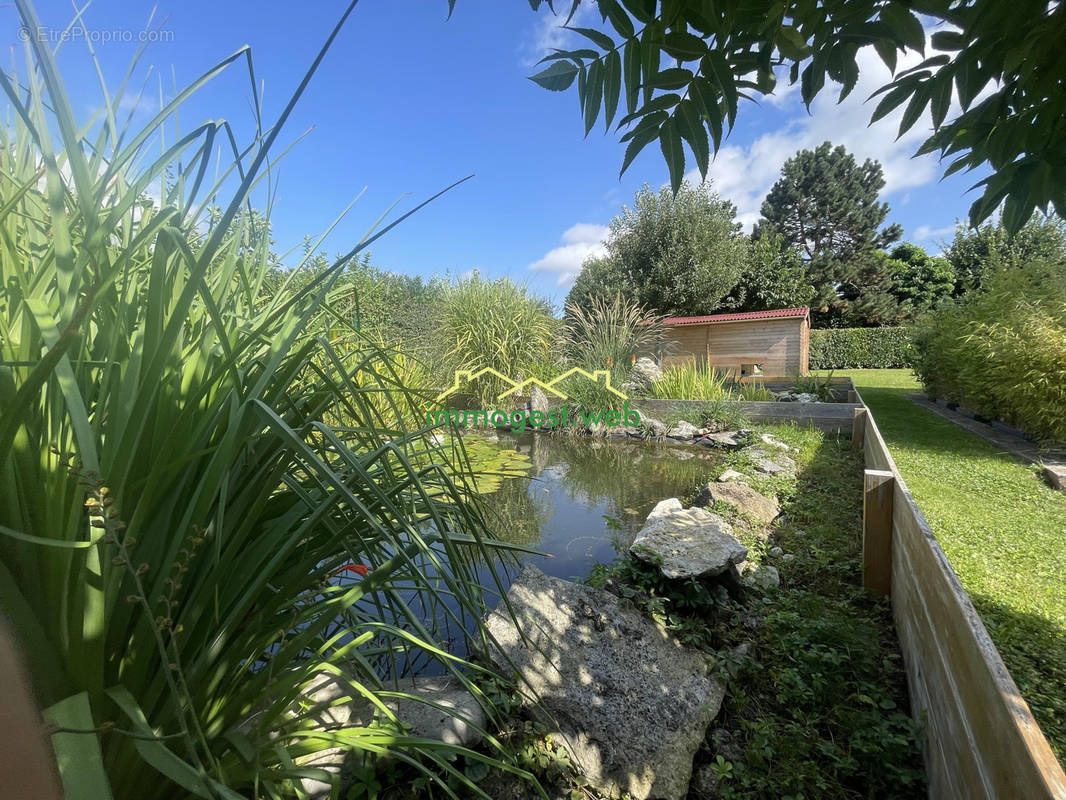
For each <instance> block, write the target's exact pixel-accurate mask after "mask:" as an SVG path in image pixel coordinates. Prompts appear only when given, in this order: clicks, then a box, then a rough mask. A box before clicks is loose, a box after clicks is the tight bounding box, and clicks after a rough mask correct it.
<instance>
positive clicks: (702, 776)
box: [692, 764, 722, 800]
mask: <svg viewBox="0 0 1066 800" xmlns="http://www.w3.org/2000/svg"><path fill="white" fill-rule="evenodd" d="M721 783H722V780H721V778H719V777H718V773H717V772H715V771H714V768H713V767H712V766H711V765H710V764H704V765H703V766H701V767H699V768H698V769H697V770H696V773H695V775H693V777H692V794H693V795H694V796H695V797H696V798H697V800H716V798H718V797H719V796H720V795H719V792H718V787H719V786H720V785H721Z"/></svg>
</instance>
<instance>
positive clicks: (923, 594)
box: [856, 395, 1066, 800]
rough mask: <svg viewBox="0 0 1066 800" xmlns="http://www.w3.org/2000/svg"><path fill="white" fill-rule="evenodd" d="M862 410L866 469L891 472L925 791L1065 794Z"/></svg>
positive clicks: (971, 796)
mask: <svg viewBox="0 0 1066 800" xmlns="http://www.w3.org/2000/svg"><path fill="white" fill-rule="evenodd" d="M859 400H860V402H862V398H861V395H859ZM862 420H863V422H862V423H861V424H862V427H863V431H862V437H863V443H862V447H863V452H864V456H865V463H866V468H867V470H868V471H875V472H876V473H877V474H887V475H890V476H891V477H892V481H891V486H892V502H891V520H892V523H891V530H890V537H891V538H890V541H891V550H890V552H891V555H890V559H891V571H890V574H889V579H890V592H891V598H892V614H893V617H894V619H895V623H896V630H897V633H898V635H899V641H900V648H901V650H902V651H903V658H904V662H905V664H906V670H907V684H908V688H909V690H910V697H911V712H912V714H913V715H914V717H915V718H916V719H924V721H925V725H926V739H925V744H924V753H923V755H924V759H925V766H926V773H927V775H928V778H929V796H930V797H932V798H951V799H952V800H954V799H955V798H959V800H980V799H981V798H987V799H988V800H1020V798H1025V799H1026V800H1030V799H1031V800H1066V774H1064V773H1063V770H1062V767H1061V765H1060V764H1059V762H1058V760H1057V759H1056V758H1055V754H1054V753H1053V752H1052V751H1051V747H1050V745H1049V744H1048V742H1047V739H1046V738H1045V737H1044V734H1043V732H1042V731H1041V730H1040V727H1039V725H1037V723H1036V720H1035V719H1034V718H1033V714H1032V711H1031V710H1030V709H1029V706H1028V704H1027V703H1026V702H1025V700H1024V699H1023V698H1022V696H1021V693H1020V692H1019V690H1018V686H1017V684H1015V683H1014V679H1013V678H1011V676H1010V673H1009V672H1008V671H1007V667H1006V665H1005V664H1004V663H1003V659H1002V658H1001V657H1000V655H999V652H998V651H997V650H996V647H995V645H994V644H993V643H992V639H991V637H989V635H988V631H987V629H986V628H985V626H984V623H983V622H982V621H981V618H980V616H979V615H978V613H977V610H976V609H975V608H974V606H973V603H972V602H971V600H970V597H969V595H967V594H966V591H965V590H964V589H963V588H962V584H961V583H960V581H959V578H958V576H957V575H956V574H955V571H954V570H953V569H952V567H951V564H950V562H949V561H948V559H947V556H946V555H945V554H944V551H943V550H942V549H941V547H940V544H939V542H937V540H936V536H935V535H934V534H933V531H932V529H931V528H930V527H929V523H928V522H927V521H926V519H925V516H924V515H923V514H922V512H921V509H919V508H918V504H917V503H916V502H915V500H914V496H913V495H912V494H911V492H910V490H909V489H908V488H907V485H906V483H905V482H904V480H903V478H902V476H900V474H899V470H898V469H897V468H896V464H895V462H894V461H893V460H892V455H891V453H890V452H889V450H888V447H886V446H885V441H884V439H883V438H882V436H881V432H880V431H879V430H878V428H877V423H876V421H875V420H874V418H873V416H872V415H871V414H870V412H869V409H867V411H866V413H865V414H863V415H862ZM856 424H857V425H858V424H860V423H859V422H858V417H857V418H856Z"/></svg>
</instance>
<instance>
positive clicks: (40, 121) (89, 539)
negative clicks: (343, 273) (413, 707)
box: [0, 3, 502, 800]
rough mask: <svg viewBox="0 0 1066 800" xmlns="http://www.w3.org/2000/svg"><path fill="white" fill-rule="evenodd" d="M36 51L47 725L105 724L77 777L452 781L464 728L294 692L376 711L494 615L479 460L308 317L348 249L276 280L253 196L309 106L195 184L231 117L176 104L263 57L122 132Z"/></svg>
mask: <svg viewBox="0 0 1066 800" xmlns="http://www.w3.org/2000/svg"><path fill="white" fill-rule="evenodd" d="M20 9H21V10H22V13H23V15H24V20H23V21H24V22H25V24H26V26H27V28H28V29H32V30H36V29H38V27H39V25H38V21H37V19H36V16H35V14H33V12H32V8H29V9H28V10H27V6H26V4H25V3H20ZM27 47H28V48H32V54H33V55H32V57H31V59H30V63H29V64H28V68H27V70H26V72H25V74H24V75H23V76H21V79H18V78H14V77H12V78H8V77H7V76H4V77H3V80H2V81H0V84H2V85H3V88H4V90H5V91H6V94H7V98H8V100H9V101H10V103H11V105H12V106H13V107H14V108H15V109H17V112H18V113H12V114H10V115H9V116H8V117H7V118H6V120H5V122H4V123H0V230H2V231H3V232H4V235H3V236H2V237H0V476H2V480H0V608H2V610H3V614H4V616H5V617H7V619H8V621H9V622H10V625H11V628H12V630H13V631H14V633H15V635H16V637H17V639H18V641H19V644H20V646H21V648H22V650H23V651H24V653H25V656H26V659H27V661H28V662H29V664H30V666H31V671H32V673H33V677H34V690H35V695H36V697H37V698H38V699H39V700H40V701H41V702H42V704H43V705H45V706H49V707H50V712H49V714H48V716H49V719H50V721H51V722H52V723H53V724H55V725H56V726H57V727H61V728H71V729H78V730H80V731H81V733H85V734H92V733H93V732H94V731H99V732H100V736H98V737H97V736H95V735H79V736H73V737H71V736H67V735H64V736H60V737H57V740H56V741H57V749H58V751H59V753H58V755H59V763H60V765H61V766H62V772H63V775H62V777H63V778H64V780H65V782H66V783H67V784H68V790H70V787H71V786H75V787H76V789H74V790H70V791H68V796H71V797H73V796H74V795H75V794H76V793H77V794H79V795H80V796H86V794H85V793H86V792H88V793H89V794H92V796H94V797H104V796H114V797H116V798H119V799H120V800H122V799H123V798H137V800H169V799H170V798H179V797H181V798H186V797H192V796H195V797H211V798H237V797H250V796H252V795H253V794H254V795H255V796H256V797H270V798H279V797H293V796H295V795H296V794H297V792H296V791H295V787H294V783H295V782H296V781H298V780H299V779H301V778H303V777H306V776H307V775H308V774H309V773H308V771H307V770H301V769H300V767H299V764H300V763H301V761H302V760H303V759H304V758H305V757H308V756H313V755H314V754H315V753H316V752H320V751H323V750H328V749H331V748H337V747H342V748H347V749H349V750H350V752H351V753H352V756H353V758H355V759H358V758H359V755H360V753H362V754H364V755H365V756H366V757H367V758H372V757H374V754H382V753H385V754H390V755H392V756H394V757H396V758H397V759H403V760H407V761H409V762H412V761H413V762H416V763H425V764H426V765H427V767H426V768H427V769H429V768H431V766H432V768H433V769H435V770H436V771H437V772H438V773H439V774H441V775H444V774H447V775H450V776H451V777H456V769H455V768H454V767H453V766H452V765H451V761H450V760H449V759H453V758H454V756H455V755H456V754H458V753H461V752H463V751H462V750H461V749H460V748H456V747H452V746H449V745H446V744H444V743H441V742H436V743H433V742H428V743H427V741H426V740H424V739H419V738H414V737H410V736H406V735H404V734H403V732H402V731H401V730H397V729H394V730H391V731H382V730H375V729H373V728H368V727H363V726H360V725H355V724H353V725H349V726H343V727H338V728H336V729H333V730H330V731H324V730H323V729H322V726H321V724H319V723H318V722H317V721H316V717H318V718H319V719H320V717H321V714H320V712H321V709H313V708H310V703H309V702H307V701H306V700H304V701H302V702H301V701H299V699H298V698H300V697H301V696H302V695H303V696H305V695H306V691H307V688H308V686H309V684H311V683H312V682H313V681H315V680H316V678H318V677H319V676H320V675H321V674H322V673H324V672H326V673H331V674H333V675H335V676H337V677H338V678H339V682H338V686H346V687H348V688H347V690H346V691H345V692H344V693H345V694H346V695H347V696H348V699H349V700H351V699H355V698H358V699H359V700H362V699H363V697H364V696H365V697H366V698H368V699H372V700H373V701H374V702H375V703H376V704H377V705H378V706H379V707H383V706H382V703H383V702H385V699H383V698H386V695H384V694H383V692H386V691H388V689H390V688H396V681H397V680H398V678H399V676H401V675H406V674H409V672H410V671H411V670H412V669H415V668H419V667H421V666H424V665H426V664H427V663H428V662H431V661H432V662H436V665H437V666H438V668H441V669H446V670H449V671H452V672H454V673H456V674H457V675H458V676H460V678H461V679H462V680H464V681H469V678H467V677H465V676H467V675H469V674H470V671H471V670H476V669H479V668H476V667H473V666H472V665H469V666H468V665H465V664H464V663H463V662H462V661H461V660H459V659H456V658H454V657H452V656H450V655H447V654H446V651H444V650H443V648H445V647H446V644H444V640H445V639H451V638H453V637H454V636H455V634H456V631H455V629H454V627H453V628H452V629H451V631H450V632H449V631H448V629H447V626H448V624H449V623H451V624H452V625H453V626H454V622H455V620H456V619H458V618H459V616H460V615H461V616H462V619H464V620H467V621H469V622H470V624H472V625H474V626H475V627H474V628H473V630H474V631H477V630H478V629H477V628H476V625H477V620H479V619H481V617H482V615H483V614H484V613H485V610H486V604H485V601H484V599H483V598H484V595H483V592H482V589H481V587H480V586H479V583H478V572H477V567H478V563H479V562H481V561H483V560H484V559H486V558H489V557H491V556H489V554H488V552H487V549H486V543H487V542H488V540H489V539H490V538H491V537H490V536H489V535H488V528H487V523H486V521H485V519H484V517H483V515H482V512H481V511H480V510H479V509H480V506H479V505H478V504H476V503H474V502H471V501H470V499H469V496H468V493H467V492H466V491H464V484H466V485H468V481H469V479H470V473H469V471H468V469H464V468H462V467H461V466H458V465H456V463H455V460H454V458H453V456H452V455H451V451H450V450H449V449H448V448H447V447H446V446H445V445H440V444H438V442H437V440H436V439H435V438H434V437H432V436H428V435H427V431H426V430H425V428H424V425H423V424H422V423H417V422H416V425H414V426H412V425H408V424H406V423H405V419H407V418H408V417H409V416H410V415H409V411H410V409H411V408H413V407H414V404H415V403H416V402H417V398H415V397H414V396H413V394H412V393H411V392H410V391H409V388H408V387H406V386H405V385H404V384H403V383H402V380H401V379H402V376H403V374H404V371H403V370H402V369H401V368H400V366H398V365H397V362H396V359H395V358H393V357H391V356H389V355H388V354H385V353H383V352H381V351H380V349H378V348H375V347H372V346H369V345H368V344H366V342H365V341H359V340H357V339H356V340H340V341H339V340H337V339H335V338H331V337H328V336H325V335H322V328H321V327H320V325H319V321H320V319H321V316H322V308H323V301H324V298H325V297H326V294H327V292H328V290H329V288H330V285H331V283H332V281H333V279H334V278H335V276H336V275H337V273H338V272H339V271H340V270H341V269H342V268H343V267H344V265H345V263H346V262H347V261H348V259H349V258H351V257H353V256H354V255H355V254H356V253H357V252H358V250H359V248H358V247H357V248H355V250H353V251H352V253H351V254H350V255H349V256H347V257H345V258H341V259H339V260H338V261H337V262H335V263H334V264H333V265H332V266H331V267H330V269H329V270H327V271H325V272H323V274H322V275H321V276H320V279H319V280H318V281H317V282H313V283H307V284H305V285H303V286H302V287H300V288H295V287H294V286H293V285H291V284H287V285H282V286H277V287H273V288H269V285H268V283H267V278H268V276H269V274H270V269H271V260H270V257H269V253H268V252H267V249H266V247H265V246H262V245H263V240H261V239H260V240H259V244H257V243H256V236H255V234H256V231H255V230H253V229H252V228H251V226H250V225H249V224H248V222H249V221H250V220H251V219H252V216H251V215H241V214H239V213H238V211H239V209H241V208H242V207H247V206H248V205H249V204H250V202H251V192H252V189H253V187H254V186H255V185H256V184H257V183H259V182H260V181H263V182H264V183H266V184H267V185H269V184H270V183H271V179H270V176H269V175H268V173H267V172H266V169H267V168H268V165H269V164H270V161H269V160H268V152H269V150H270V148H271V145H272V143H273V142H274V141H275V139H276V138H277V136H278V135H279V133H280V131H281V130H282V127H283V123H284V121H285V118H286V117H287V116H288V114H289V112H290V111H291V109H292V107H293V105H294V104H295V102H296V97H293V98H292V100H291V101H290V102H289V104H288V105H287V106H286V110H285V112H284V113H283V114H282V117H281V119H280V120H278V121H277V122H276V123H273V122H271V121H268V120H261V119H257V120H256V121H257V123H259V124H257V125H256V126H255V129H256V130H257V131H258V133H257V134H255V138H254V140H253V141H252V142H251V143H249V144H248V145H247V149H239V150H236V153H235V158H237V159H238V160H239V169H238V166H237V165H233V166H230V167H229V168H228V169H222V170H221V173H222V175H223V176H224V177H223V178H222V179H220V183H219V184H216V185H214V186H212V185H211V182H210V181H208V182H207V183H206V184H201V183H200V179H201V178H203V177H204V175H205V174H210V172H211V170H210V169H208V167H209V164H210V162H211V160H212V156H213V153H214V152H215V151H214V148H213V146H212V142H216V143H217V142H219V141H222V140H226V139H228V138H230V137H227V136H226V133H227V131H228V128H227V127H226V125H225V123H221V124H220V123H213V122H208V123H205V124H204V125H202V126H201V127H199V128H197V129H196V130H195V131H193V132H192V133H191V134H189V135H188V136H187V137H186V138H184V139H182V138H181V134H180V133H179V134H177V135H175V136H174V138H173V139H171V138H170V136H169V130H170V123H171V122H172V121H173V122H174V124H175V125H176V123H177V120H176V115H177V112H178V107H179V106H180V105H181V104H182V103H183V102H184V98H185V97H187V96H189V93H191V92H193V91H194V90H195V89H196V88H197V87H198V86H200V85H201V84H203V83H204V82H206V81H207V80H208V79H209V78H210V77H211V76H212V75H214V74H215V73H216V72H219V71H221V70H223V69H224V68H225V67H226V66H227V65H229V64H233V63H240V62H241V61H244V60H245V59H246V58H247V59H248V63H247V64H242V67H247V68H248V69H249V72H251V62H250V57H249V56H248V53H247V48H242V49H241V50H240V51H238V52H237V53H236V54H235V55H233V56H232V57H230V58H229V59H227V60H226V61H223V62H222V63H221V64H219V65H217V66H215V67H213V68H212V69H211V70H210V71H208V73H207V74H205V75H204V76H202V78H200V79H199V80H198V81H197V82H196V83H194V84H193V86H192V87H190V89H188V90H187V92H185V93H181V94H178V96H177V99H176V100H174V101H171V102H170V103H169V104H168V105H167V106H165V107H164V108H163V109H162V110H161V112H160V113H159V115H158V117H156V118H155V120H153V121H152V122H151V123H149V126H148V128H147V129H145V130H143V131H141V132H138V131H129V130H126V129H124V128H116V119H119V120H121V119H122V118H123V117H125V116H126V115H125V114H124V113H123V114H120V105H124V95H123V93H122V92H119V93H118V95H117V96H115V97H106V96H105V97H104V99H103V103H104V108H103V113H101V114H99V115H98V116H97V120H96V121H97V124H95V125H88V126H85V125H83V123H82V122H79V121H78V120H76V119H75V116H74V112H73V109H72V108H71V106H70V103H69V101H68V98H69V97H71V96H72V95H71V93H70V91H69V89H67V88H66V87H64V85H63V83H62V81H61V79H60V77H59V73H58V68H57V65H56V62H55V58H54V54H53V52H52V49H51V47H50V46H49V45H48V44H47V43H41V42H39V41H37V40H34V41H33V42H31V43H30V44H28V45H27ZM320 57H321V56H320ZM312 71H313V69H312ZM102 77H103V76H102V75H101V78H102ZM306 77H307V78H309V77H310V74H308V75H307V76H306ZM101 82H102V81H101ZM305 84H306V79H305V81H304V82H303V83H301V84H300V86H301V88H300V89H299V90H297V97H298V96H299V93H300V92H301V91H302V87H303V86H304V85H305ZM252 95H253V96H257V95H256V91H255V87H254V86H253V87H252ZM77 102H78V107H79V108H80V107H83V106H84V105H85V98H84V97H81V96H78V100H77ZM257 110H258V106H257ZM129 117H130V118H134V115H133V114H132V113H131V114H130V115H129ZM101 119H102V120H103V121H102V122H101V121H100V120H101ZM7 120H10V123H8V122H7ZM31 122H32V124H31ZM164 125H166V126H167V128H168V136H167V143H168V145H170V144H171V142H173V141H175V140H177V144H173V145H172V149H170V150H167V151H166V152H165V153H164V157H162V158H159V157H158V156H157V154H156V153H155V152H152V153H149V147H152V148H154V147H155V144H154V143H157V142H158V141H159V140H160V139H161V138H162V131H163V128H164ZM234 147H235V148H236V147H237V143H236V142H234ZM241 147H242V148H243V145H242V146H241ZM226 176H228V177H226ZM160 184H162V185H163V187H164V189H163V192H164V196H163V197H162V198H161V201H160V202H159V203H158V204H157V203H153V202H151V201H148V200H145V199H144V197H143V195H142V192H143V191H144V190H145V189H147V188H148V187H149V186H159V185H160ZM223 191H225V192H226V196H225V197H222V196H221V194H222V192H223ZM187 192H188V193H187ZM211 205H218V207H219V214H218V216H217V219H216V220H215V221H214V223H213V224H212V226H211V227H210V228H209V229H208V230H207V231H206V232H205V228H204V226H203V222H204V216H205V214H204V213H203V210H204V209H205V208H208V207H209V206H211ZM374 238H376V237H374V236H371V237H368V238H367V239H366V240H364V243H363V246H366V245H368V244H369V243H370V242H371V241H372V240H373V239H374ZM401 366H402V365H401ZM397 376H400V377H399V378H398V377H397ZM389 398H391V401H390V400H389ZM331 419H343V420H345V421H346V422H347V424H346V425H345V427H343V428H335V427H333V426H332V425H330V424H329V421H330V420H331ZM495 587H496V590H497V591H501V590H502V587H501V586H500V585H499V584H498V583H497V584H495ZM394 696H396V693H395V692H390V693H389V695H388V697H394ZM479 696H480V697H481V698H482V699H483V700H484V702H485V705H486V708H487V710H489V711H490V712H491V711H492V704H491V701H489V700H487V699H486V698H485V697H484V695H479ZM337 702H344V699H343V698H341V697H338V698H337ZM72 739H73V740H74V741H71V740H72ZM469 757H471V758H472V757H474V756H469ZM478 757H479V758H484V757H483V756H478ZM105 769H106V777H104V776H103V775H101V774H100V771H101V770H105ZM318 774H319V775H320V776H321V775H322V774H323V773H318ZM459 778H462V776H461V775H460V776H458V777H456V780H459ZM105 781H106V782H107V783H108V784H109V790H108V788H107V787H103V788H101V786H102V784H103V783H104V782H105ZM90 785H91V786H92V787H94V788H91V789H86V788H85V787H86V786H90ZM464 788H465V789H466V790H472V789H473V788H474V787H473V784H472V783H471V782H470V781H469V780H466V782H465V784H464ZM3 793H4V794H5V795H6V794H7V793H6V792H3Z"/></svg>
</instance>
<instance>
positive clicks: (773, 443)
mask: <svg viewBox="0 0 1066 800" xmlns="http://www.w3.org/2000/svg"><path fill="white" fill-rule="evenodd" d="M759 439H760V440H761V441H762V443H763V444H765V445H769V446H770V447H776V448H777V449H778V450H784V451H785V452H788V451H790V450H792V448H791V447H789V446H788V445H787V444H785V443H784V442H782V441H781V440H779V439H777V438H775V437H774V436H773V434H770V433H764V434H763V435H762V436H760V437H759Z"/></svg>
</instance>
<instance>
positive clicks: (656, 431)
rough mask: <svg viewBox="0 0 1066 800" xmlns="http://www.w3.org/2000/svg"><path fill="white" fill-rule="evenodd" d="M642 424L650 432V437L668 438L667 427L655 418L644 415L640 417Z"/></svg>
mask: <svg viewBox="0 0 1066 800" xmlns="http://www.w3.org/2000/svg"><path fill="white" fill-rule="evenodd" d="M640 424H641V427H642V428H644V430H646V431H647V432H648V435H649V436H655V437H658V436H666V431H667V427H666V425H665V424H664V423H662V422H660V421H659V420H657V419H655V417H646V416H644V415H643V414H641V415H640Z"/></svg>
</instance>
